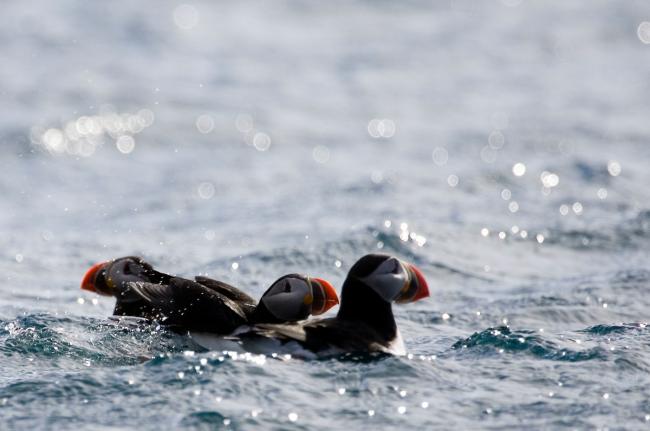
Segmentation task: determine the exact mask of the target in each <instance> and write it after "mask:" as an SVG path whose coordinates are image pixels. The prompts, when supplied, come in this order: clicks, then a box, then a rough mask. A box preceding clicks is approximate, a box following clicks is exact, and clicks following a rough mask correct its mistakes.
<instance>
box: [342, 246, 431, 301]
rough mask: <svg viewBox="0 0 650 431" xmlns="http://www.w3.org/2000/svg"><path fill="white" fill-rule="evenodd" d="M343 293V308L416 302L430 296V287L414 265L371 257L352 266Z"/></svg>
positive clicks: (390, 257)
mask: <svg viewBox="0 0 650 431" xmlns="http://www.w3.org/2000/svg"><path fill="white" fill-rule="evenodd" d="M368 290H370V291H371V292H373V293H374V294H371V293H369V292H368ZM363 291H365V292H368V293H365V294H364V293H362V292H363ZM342 293H343V298H342V303H341V306H342V307H345V306H346V305H347V304H348V303H353V304H354V308H357V307H360V306H361V305H360V304H362V303H364V302H366V303H369V302H370V301H373V302H383V303H387V304H388V305H389V304H391V303H393V302H396V303H398V304H402V303H407V302H415V301H418V300H420V299H422V298H426V297H427V296H429V286H428V285H427V282H426V280H425V278H424V275H423V274H422V271H420V270H419V269H418V268H417V267H416V266H415V265H413V264H410V263H408V262H404V261H402V260H400V259H398V258H396V257H394V256H390V255H386V254H368V255H366V256H364V257H362V258H361V259H359V260H358V261H357V262H356V263H355V264H354V265H353V266H352V268H351V269H350V272H349V273H348V277H347V279H346V281H345V283H344V284H343V291H342ZM371 297H372V299H371ZM341 311H343V309H341ZM356 312H358V310H357V311H356Z"/></svg>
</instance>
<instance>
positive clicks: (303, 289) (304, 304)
mask: <svg viewBox="0 0 650 431" xmlns="http://www.w3.org/2000/svg"><path fill="white" fill-rule="evenodd" d="M338 303H339V298H338V296H337V295H336V290H334V287H332V285H331V284H330V283H329V282H328V281H326V280H323V279H322V278H313V277H308V276H306V275H300V274H288V275H285V276H282V277H280V278H279V279H278V280H276V281H275V282H274V283H273V284H272V285H271V287H269V288H268V289H267V290H266V292H264V295H262V298H261V299H260V302H259V304H258V306H257V308H258V312H259V313H260V314H259V315H260V316H263V315H265V314H267V313H268V314H270V316H267V317H265V318H264V320H276V321H278V322H295V321H298V320H304V319H306V318H307V317H309V315H314V316H317V315H319V314H323V313H324V312H326V311H327V310H329V309H330V308H332V307H333V306H335V305H336V304H338ZM268 323H271V322H268Z"/></svg>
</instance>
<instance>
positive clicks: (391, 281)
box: [359, 257, 409, 302]
mask: <svg viewBox="0 0 650 431" xmlns="http://www.w3.org/2000/svg"><path fill="white" fill-rule="evenodd" d="M359 279H360V280H361V281H363V283H364V284H366V285H367V286H368V287H370V288H372V289H373V290H374V291H375V292H376V293H377V294H378V295H379V296H381V297H382V298H383V299H384V301H386V302H393V301H394V300H395V299H397V297H398V296H399V294H400V292H402V290H403V289H404V287H405V286H406V285H407V284H408V283H409V275H408V271H407V270H406V268H405V267H404V264H403V263H402V262H400V261H399V260H398V259H395V258H394V257H392V258H390V259H387V260H385V261H384V262H383V263H382V264H381V265H379V266H378V267H377V268H376V269H375V270H374V271H373V272H372V273H371V274H370V275H368V276H366V277H361V278H359Z"/></svg>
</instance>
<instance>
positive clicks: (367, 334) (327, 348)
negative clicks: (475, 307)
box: [237, 254, 429, 357]
mask: <svg viewBox="0 0 650 431" xmlns="http://www.w3.org/2000/svg"><path fill="white" fill-rule="evenodd" d="M427 296H429V288H428V286H427V282H426V280H425V279H424V276H423V275H422V272H420V270H419V269H417V268H416V267H415V266H414V265H412V264H409V263H406V262H403V261H401V260H399V259H397V258H395V257H392V256H388V255H383V254H369V255H366V256H364V257H362V258H361V259H359V260H358V261H357V262H356V263H355V264H354V265H353V266H352V268H351V269H350V271H349V273H348V276H347V278H346V280H345V281H344V283H343V288H342V291H341V307H340V309H339V312H338V314H337V316H336V317H334V318H330V319H320V320H315V319H314V320H310V321H303V322H297V323H294V324H266V323H264V324H256V325H253V326H252V327H251V328H250V329H247V330H245V331H243V332H240V333H238V334H237V338H238V340H239V341H238V342H239V343H240V344H241V345H242V346H243V347H244V348H245V349H247V350H256V349H257V346H263V347H264V348H268V347H269V342H268V341H269V340H275V341H276V342H277V344H278V345H279V346H280V347H282V346H283V345H284V346H287V345H292V346H293V347H299V348H301V349H302V352H300V351H299V352H297V353H298V355H301V356H304V357H319V356H329V355H336V354H343V353H371V352H383V353H390V354H398V355H399V354H405V353H406V352H405V348H404V345H403V342H402V338H401V336H400V333H399V330H398V328H397V325H396V323H395V318H394V316H393V310H392V303H393V302H396V303H407V302H415V301H417V300H419V299H422V298H425V297H427ZM296 345H297V346H296ZM294 352H295V350H294Z"/></svg>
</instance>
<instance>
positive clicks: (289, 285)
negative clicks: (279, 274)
mask: <svg viewBox="0 0 650 431" xmlns="http://www.w3.org/2000/svg"><path fill="white" fill-rule="evenodd" d="M284 291H285V292H287V293H288V292H291V284H289V282H288V281H287V283H286V284H285V285H284Z"/></svg>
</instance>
